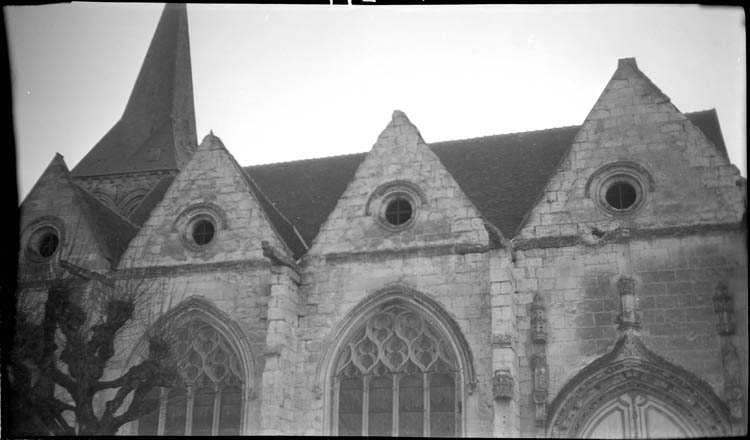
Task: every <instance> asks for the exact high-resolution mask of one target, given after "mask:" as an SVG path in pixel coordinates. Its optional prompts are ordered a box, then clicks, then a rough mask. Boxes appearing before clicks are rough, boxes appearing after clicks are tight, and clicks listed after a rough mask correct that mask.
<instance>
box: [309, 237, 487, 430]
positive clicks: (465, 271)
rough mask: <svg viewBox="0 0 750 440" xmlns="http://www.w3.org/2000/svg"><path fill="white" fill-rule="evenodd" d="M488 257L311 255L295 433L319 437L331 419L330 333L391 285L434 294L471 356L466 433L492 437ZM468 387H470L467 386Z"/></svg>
mask: <svg viewBox="0 0 750 440" xmlns="http://www.w3.org/2000/svg"><path fill="white" fill-rule="evenodd" d="M488 264H489V262H488V255H487V254H471V253H469V254H465V255H455V254H453V255H451V254H447V255H446V254H439V255H436V254H430V253H429V252H426V251H424V252H413V253H402V254H401V255H398V256H386V257H380V258H378V257H377V256H363V257H361V258H352V259H337V258H329V259H326V258H314V259H309V260H307V261H306V262H305V264H304V266H303V274H302V291H303V298H304V302H302V303H301V306H302V307H301V310H303V311H304V312H303V313H304V316H301V317H300V327H299V330H298V341H299V353H298V358H297V359H298V361H297V362H298V366H299V367H298V376H297V377H298V380H297V384H296V392H295V396H296V398H295V413H296V414H297V415H298V418H297V419H296V420H295V422H296V423H295V432H296V433H299V434H321V433H323V432H324V431H323V427H324V426H327V425H328V424H329V423H330V421H326V420H324V417H326V416H330V411H329V409H328V408H326V406H330V401H331V398H330V392H331V391H330V390H329V389H322V388H321V387H322V386H323V385H324V384H321V383H319V382H318V379H319V374H320V372H321V370H325V368H326V365H322V363H323V362H324V359H323V355H324V353H325V351H326V349H327V348H328V347H327V344H330V343H333V342H336V341H332V340H331V334H332V333H333V332H334V331H335V330H336V329H337V327H338V326H339V325H340V323H341V322H342V321H343V320H344V318H345V316H347V314H348V313H350V312H351V311H352V310H353V309H354V308H355V306H357V305H358V304H360V303H361V302H362V301H364V300H365V299H366V298H368V297H370V296H371V295H373V294H374V293H375V292H377V291H379V290H381V289H384V288H386V287H389V286H406V287H407V289H413V290H415V291H418V292H421V293H424V294H425V295H428V296H429V297H430V298H432V299H434V300H435V301H436V302H437V303H438V304H439V305H440V306H442V308H443V310H444V311H446V312H447V313H448V314H449V315H450V316H451V317H452V319H453V320H455V322H456V323H457V324H458V328H459V330H460V332H461V333H463V336H464V337H465V339H466V341H467V342H468V345H469V349H470V351H471V353H472V356H473V362H474V368H475V371H476V378H477V380H478V383H477V385H476V390H474V391H473V392H472V393H470V394H469V393H468V392H467V394H466V400H465V402H464V409H463V411H464V412H465V413H466V418H465V420H466V426H465V431H466V433H467V434H468V435H470V436H491V435H492V432H493V431H492V417H493V416H492V411H493V409H492V397H491V371H490V370H491V362H492V352H491V345H490V298H489V294H488V293H489V282H488V281H489V280H488V277H487V273H488V272H487V271H488ZM466 385H467V387H466V389H467V390H468V389H469V386H468V385H469V384H466Z"/></svg>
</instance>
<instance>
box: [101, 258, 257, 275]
mask: <svg viewBox="0 0 750 440" xmlns="http://www.w3.org/2000/svg"><path fill="white" fill-rule="evenodd" d="M269 267H271V264H270V263H269V262H268V261H267V260H261V259H252V260H234V261H220V262H214V263H191V264H180V265H175V266H150V267H132V268H127V269H120V270H118V271H116V272H114V273H112V274H111V275H110V276H111V277H112V278H115V279H124V278H158V277H163V276H172V275H183V274H188V273H208V272H218V271H223V270H251V269H260V268H266V269H267V268H269Z"/></svg>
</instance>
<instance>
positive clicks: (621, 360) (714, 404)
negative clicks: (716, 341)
mask: <svg viewBox="0 0 750 440" xmlns="http://www.w3.org/2000/svg"><path fill="white" fill-rule="evenodd" d="M628 393H631V394H633V395H635V394H639V395H647V396H653V397H654V400H655V401H656V402H660V403H662V404H663V405H664V413H665V414H667V413H669V414H668V416H667V417H669V418H672V419H673V420H674V421H675V423H677V424H679V426H680V427H681V429H683V431H684V432H685V433H686V436H709V437H720V436H726V435H730V434H731V432H732V427H731V422H730V418H729V411H728V409H727V406H726V405H725V404H724V402H722V401H721V400H720V399H719V398H718V397H717V396H716V394H715V393H714V391H713V389H712V388H711V386H710V385H708V384H707V383H706V382H704V381H703V380H701V379H700V378H698V377H696V376H695V375H693V374H692V373H690V372H688V371H687V370H685V369H683V368H681V367H678V366H676V365H673V364H671V363H670V362H667V361H666V360H664V359H663V358H661V357H660V356H658V355H656V354H654V353H653V352H651V351H650V350H649V349H648V348H647V347H646V346H645V345H644V344H643V342H642V341H641V340H640V339H639V338H638V337H637V336H634V335H632V334H630V333H626V334H624V335H623V336H621V337H620V339H619V340H618V341H617V343H616V344H615V347H614V349H613V350H612V351H611V352H610V353H607V354H605V355H604V356H602V357H600V358H598V359H596V360H595V361H593V362H592V363H591V364H589V365H588V366H586V367H585V368H584V369H583V370H581V371H580V372H579V373H578V374H576V375H575V377H573V378H572V379H571V380H570V381H568V383H567V384H565V386H564V387H563V388H562V389H561V390H560V392H559V393H558V395H557V397H555V399H554V401H553V402H552V404H551V405H550V411H549V418H548V422H547V435H548V436H550V437H568V438H572V437H580V436H581V435H586V432H587V431H589V430H590V425H591V422H592V421H593V420H594V419H596V418H597V417H598V416H600V415H601V413H602V411H603V409H606V408H605V407H608V406H611V405H613V401H615V400H616V399H617V398H618V396H624V395H627V394H628Z"/></svg>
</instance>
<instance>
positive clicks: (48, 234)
mask: <svg viewBox="0 0 750 440" xmlns="http://www.w3.org/2000/svg"><path fill="white" fill-rule="evenodd" d="M59 247H60V235H59V234H58V233H57V231H56V230H55V229H54V228H52V227H51V226H44V227H41V228H39V229H37V230H36V231H34V232H33V233H32V234H31V237H30V238H29V241H28V244H27V247H26V251H27V254H28V255H29V257H30V258H31V259H32V260H34V261H47V260H49V259H50V258H52V256H53V255H55V252H57V249H59Z"/></svg>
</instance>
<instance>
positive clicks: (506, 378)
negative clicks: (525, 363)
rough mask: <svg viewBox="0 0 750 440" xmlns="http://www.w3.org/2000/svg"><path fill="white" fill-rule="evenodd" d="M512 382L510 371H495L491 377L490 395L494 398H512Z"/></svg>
mask: <svg viewBox="0 0 750 440" xmlns="http://www.w3.org/2000/svg"><path fill="white" fill-rule="evenodd" d="M513 382H514V380H513V376H512V375H511V374H510V371H508V370H498V371H495V376H494V377H493V378H492V397H493V398H494V399H495V400H510V399H513Z"/></svg>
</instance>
